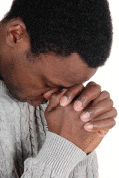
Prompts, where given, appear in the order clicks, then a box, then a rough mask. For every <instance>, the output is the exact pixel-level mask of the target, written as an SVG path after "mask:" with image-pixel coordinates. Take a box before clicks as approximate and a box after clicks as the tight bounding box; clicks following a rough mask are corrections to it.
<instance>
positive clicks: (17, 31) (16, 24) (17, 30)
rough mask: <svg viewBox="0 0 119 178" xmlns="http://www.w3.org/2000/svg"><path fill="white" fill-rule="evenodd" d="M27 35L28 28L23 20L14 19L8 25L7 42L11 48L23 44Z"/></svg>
mask: <svg viewBox="0 0 119 178" xmlns="http://www.w3.org/2000/svg"><path fill="white" fill-rule="evenodd" d="M26 34H27V31H26V26H25V24H24V22H23V21H22V20H17V19H12V20H11V21H9V23H8V24H7V25H6V42H7V44H8V45H9V46H11V47H14V46H15V45H16V44H19V43H21V42H22V41H23V40H24V38H25V37H26Z"/></svg>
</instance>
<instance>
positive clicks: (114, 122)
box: [112, 119, 116, 127]
mask: <svg viewBox="0 0 119 178" xmlns="http://www.w3.org/2000/svg"><path fill="white" fill-rule="evenodd" d="M115 125H116V121H115V120H114V119H113V121H112V127H114V126H115Z"/></svg>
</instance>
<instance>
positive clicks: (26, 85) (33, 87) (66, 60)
mask: <svg viewBox="0 0 119 178" xmlns="http://www.w3.org/2000/svg"><path fill="white" fill-rule="evenodd" d="M96 71H97V69H94V68H90V67H89V66H88V65H87V64H86V63H85V62H84V61H83V60H82V59H81V57H80V56H79V55H78V54H77V53H72V54H71V55H70V56H68V57H61V56H58V55H56V54H54V53H47V54H41V55H40V56H37V57H36V56H34V55H33V54H31V52H30V41H29V36H28V33H27V30H26V26H25V24H24V23H23V22H22V20H21V19H19V18H17V19H12V20H11V21H9V22H8V23H5V24H2V23H1V24H0V75H1V79H2V80H4V82H5V84H6V86H7V88H8V90H9V93H10V95H11V96H12V97H14V98H16V99H17V100H19V101H23V102H28V103H29V104H31V105H33V106H38V105H40V104H42V103H43V101H44V99H47V100H49V101H50V102H49V105H48V107H47V109H46V112H45V115H46V120H47V123H48V128H49V130H50V131H52V132H54V133H57V134H58V135H61V136H62V137H64V138H66V139H68V140H69V141H71V142H73V143H74V144H75V145H77V146H78V147H79V148H81V149H82V150H84V151H85V152H86V153H89V152H91V151H93V150H94V149H95V148H96V147H97V146H98V145H99V143H100V142H101V140H102V138H103V137H104V135H105V134H106V133H107V132H108V131H109V129H110V128H112V127H113V126H114V125H115V120H114V118H115V117H116V115H117V111H116V109H114V108H113V102H112V100H111V99H110V95H109V93H108V92H107V91H101V87H100V86H99V85H98V84H96V83H94V82H91V83H89V84H88V85H87V86H86V87H84V86H83V83H84V82H85V81H87V80H89V79H90V78H91V77H92V76H93V75H94V74H95V73H96ZM62 89H63V90H62ZM66 99H67V102H66ZM89 124H91V127H90V128H89ZM86 130H88V132H87V131H86Z"/></svg>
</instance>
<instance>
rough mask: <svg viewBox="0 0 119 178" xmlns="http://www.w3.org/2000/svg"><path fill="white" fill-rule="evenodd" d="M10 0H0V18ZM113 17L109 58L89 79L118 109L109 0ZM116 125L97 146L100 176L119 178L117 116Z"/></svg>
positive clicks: (118, 36)
mask: <svg viewBox="0 0 119 178" xmlns="http://www.w3.org/2000/svg"><path fill="white" fill-rule="evenodd" d="M11 3H12V0H3V1H2V0H0V20H1V19H2V18H3V16H4V15H5V13H6V12H7V11H8V10H9V8H10V5H11ZM109 3H110V10H111V14H112V19H113V28H114V29H113V31H114V39H113V46H112V51H111V55H110V58H109V59H108V61H107V63H106V65H105V66H104V67H102V68H100V69H99V70H98V72H97V74H96V75H95V76H94V77H93V78H92V79H91V80H93V81H95V82H97V83H99V84H100V85H101V86H102V89H103V90H108V91H109V92H110V93H111V97H112V99H113V100H114V103H115V107H116V108H117V110H119V82H118V81H119V8H118V3H119V2H118V0H109ZM116 120H117V125H116V126H115V127H114V128H113V129H112V130H111V131H110V132H109V133H108V135H107V136H106V137H105V139H104V140H103V141H102V143H101V144H100V146H99V147H98V148H97V153H98V162H99V175H100V176H99V177H100V178H119V163H118V161H119V116H118V117H117V119H116Z"/></svg>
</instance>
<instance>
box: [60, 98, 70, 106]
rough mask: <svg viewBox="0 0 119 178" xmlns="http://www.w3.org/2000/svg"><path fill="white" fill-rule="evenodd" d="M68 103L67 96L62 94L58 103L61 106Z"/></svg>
mask: <svg viewBox="0 0 119 178" xmlns="http://www.w3.org/2000/svg"><path fill="white" fill-rule="evenodd" d="M67 103H68V98H67V97H66V96H63V97H62V98H61V100H60V105H61V106H66V105H67Z"/></svg>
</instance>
